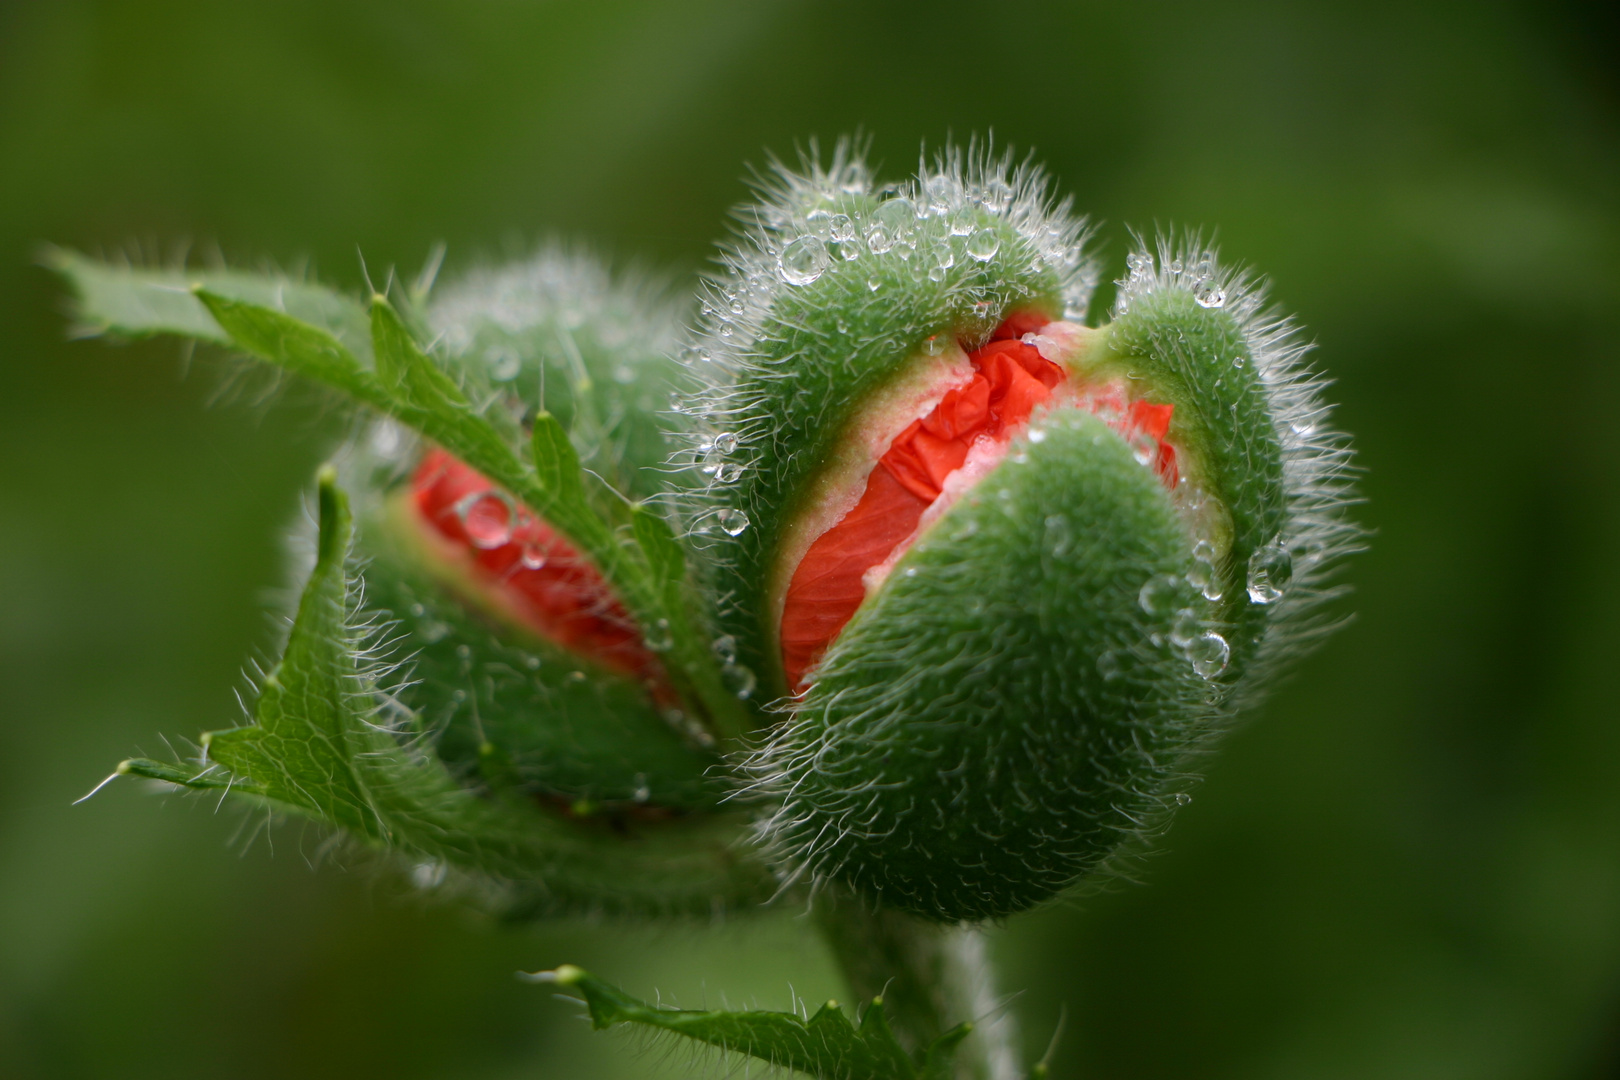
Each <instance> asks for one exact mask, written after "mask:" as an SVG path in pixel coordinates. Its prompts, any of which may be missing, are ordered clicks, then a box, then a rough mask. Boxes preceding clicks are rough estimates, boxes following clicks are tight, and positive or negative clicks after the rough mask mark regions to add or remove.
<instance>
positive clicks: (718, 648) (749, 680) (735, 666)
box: [711, 634, 759, 701]
mask: <svg viewBox="0 0 1620 1080" xmlns="http://www.w3.org/2000/svg"><path fill="white" fill-rule="evenodd" d="M711 647H712V648H713V649H714V656H715V659H716V660H719V661H720V678H721V680H722V681H723V682H724V683H725V684H726V689H727V690H728V691H730V692H731V693H733V694H735V695H736V696H737V697H738V698H739V699H741V700H743V701H747V700H748V699H749V698H750V697H752V696H753V693H754V690H755V689H756V688H757V687H758V686H759V679H758V677H757V676H755V674H754V670H753V668H750V667H749V666H748V665H747V664H739V663H737V639H736V638H734V637H732V636H731V635H730V634H721V635H720V636H719V637H717V638H715V639H714V641H713V642H712V643H711Z"/></svg>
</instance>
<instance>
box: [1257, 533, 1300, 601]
mask: <svg viewBox="0 0 1620 1080" xmlns="http://www.w3.org/2000/svg"><path fill="white" fill-rule="evenodd" d="M1293 576H1294V558H1293V556H1292V555H1290V554H1289V552H1288V547H1287V545H1285V544H1284V543H1283V542H1282V537H1280V536H1279V537H1277V538H1276V539H1274V540H1272V541H1271V543H1269V544H1266V545H1264V546H1262V547H1259V548H1256V549H1255V552H1254V554H1253V555H1251V556H1249V600H1250V601H1251V602H1252V603H1256V604H1275V603H1276V602H1277V601H1278V600H1281V599H1282V596H1283V593H1284V592H1285V591H1286V590H1287V589H1288V583H1289V581H1291V580H1292V579H1293Z"/></svg>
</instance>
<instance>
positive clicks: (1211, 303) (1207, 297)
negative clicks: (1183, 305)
mask: <svg viewBox="0 0 1620 1080" xmlns="http://www.w3.org/2000/svg"><path fill="white" fill-rule="evenodd" d="M1193 299H1194V300H1197V301H1198V306H1199V307H1206V308H1218V307H1225V306H1226V290H1225V289H1223V288H1221V287H1220V286H1219V285H1200V286H1199V287H1198V288H1197V289H1196V290H1195V291H1194V292H1193Z"/></svg>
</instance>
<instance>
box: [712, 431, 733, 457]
mask: <svg viewBox="0 0 1620 1080" xmlns="http://www.w3.org/2000/svg"><path fill="white" fill-rule="evenodd" d="M714 448H715V449H716V450H718V451H720V452H721V453H722V454H730V453H734V452H735V451H736V449H737V436H735V435H733V434H732V433H731V432H729V431H722V432H721V433H720V434H718V435H716V436H715V437H714Z"/></svg>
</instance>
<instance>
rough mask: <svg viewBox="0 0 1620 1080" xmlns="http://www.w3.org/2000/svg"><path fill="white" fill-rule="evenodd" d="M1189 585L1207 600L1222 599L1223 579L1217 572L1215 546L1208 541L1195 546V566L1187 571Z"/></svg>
mask: <svg viewBox="0 0 1620 1080" xmlns="http://www.w3.org/2000/svg"><path fill="white" fill-rule="evenodd" d="M1187 583H1188V584H1189V585H1191V586H1192V587H1193V588H1195V589H1197V590H1198V591H1199V592H1201V593H1203V594H1204V599H1205V600H1219V599H1220V598H1221V579H1220V575H1218V574H1217V573H1216V572H1215V545H1214V544H1212V543H1210V542H1209V541H1208V540H1200V541H1198V543H1196V544H1194V545H1193V564H1192V569H1191V570H1189V571H1187Z"/></svg>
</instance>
